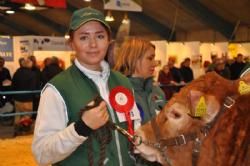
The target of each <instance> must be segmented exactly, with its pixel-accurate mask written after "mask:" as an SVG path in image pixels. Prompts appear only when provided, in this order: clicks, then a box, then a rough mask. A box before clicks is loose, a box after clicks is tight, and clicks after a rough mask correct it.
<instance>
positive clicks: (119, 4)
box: [103, 0, 142, 12]
mask: <svg viewBox="0 0 250 166" xmlns="http://www.w3.org/2000/svg"><path fill="white" fill-rule="evenodd" d="M103 2H104V9H106V10H121V11H134V12H141V11H142V0H103Z"/></svg>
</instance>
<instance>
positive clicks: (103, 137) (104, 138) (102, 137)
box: [88, 125, 112, 166]
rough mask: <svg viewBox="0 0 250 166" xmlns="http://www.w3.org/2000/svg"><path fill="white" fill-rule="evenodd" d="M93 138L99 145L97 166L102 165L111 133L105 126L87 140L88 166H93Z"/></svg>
mask: <svg viewBox="0 0 250 166" xmlns="http://www.w3.org/2000/svg"><path fill="white" fill-rule="evenodd" d="M93 138H96V140H97V142H98V143H99V144H100V158H99V160H98V166H103V165H104V160H105V157H106V146H107V144H109V143H110V141H111V140H112V133H111V131H110V129H109V127H108V126H107V125H105V126H103V127H102V128H100V129H98V130H97V131H95V132H94V133H93V134H92V135H91V136H90V137H89V139H88V160H89V166H94V157H93Z"/></svg>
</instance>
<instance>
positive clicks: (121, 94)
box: [109, 86, 134, 135]
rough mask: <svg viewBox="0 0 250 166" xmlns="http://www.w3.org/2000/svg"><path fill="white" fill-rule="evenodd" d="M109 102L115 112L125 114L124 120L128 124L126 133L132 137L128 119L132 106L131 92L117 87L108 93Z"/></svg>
mask: <svg viewBox="0 0 250 166" xmlns="http://www.w3.org/2000/svg"><path fill="white" fill-rule="evenodd" d="M109 101H110V104H111V106H112V107H113V108H114V109H115V111H117V112H120V113H124V114H125V118H126V120H127V122H128V132H129V133H130V134H132V135H133V134H134V131H133V127H132V120H131V118H130V110H131V109H132V108H133V105H134V96H133V94H132V92H131V91H130V90H129V89H127V88H125V87H123V86H117V87H115V88H113V89H112V90H111V91H110V94H109Z"/></svg>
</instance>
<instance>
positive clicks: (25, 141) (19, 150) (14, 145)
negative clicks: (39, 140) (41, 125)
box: [0, 135, 37, 166]
mask: <svg viewBox="0 0 250 166" xmlns="http://www.w3.org/2000/svg"><path fill="white" fill-rule="evenodd" d="M32 137H33V135H26V136H18V137H15V138H8V139H0V154H1V155H0V165H1V166H37V164H36V162H35V159H34V158H33V156H32V152H31V143H32Z"/></svg>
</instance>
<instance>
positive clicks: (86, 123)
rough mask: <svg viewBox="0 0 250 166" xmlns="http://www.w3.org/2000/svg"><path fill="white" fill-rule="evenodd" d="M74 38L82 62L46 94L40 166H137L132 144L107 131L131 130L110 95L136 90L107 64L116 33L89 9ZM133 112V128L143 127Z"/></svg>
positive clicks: (38, 132) (77, 15) (38, 141)
mask: <svg viewBox="0 0 250 166" xmlns="http://www.w3.org/2000/svg"><path fill="white" fill-rule="evenodd" d="M69 35H70V39H69V45H70V46H71V48H72V49H73V50H74V51H75V53H76V59H75V60H74V63H73V64H72V66H70V67H69V68H68V69H66V70H64V71H62V72H61V73H60V74H58V75H57V76H55V77H54V78H53V79H52V80H50V81H49V82H48V83H47V84H46V85H45V87H44V88H43V90H42V92H41V99H40V103H39V108H38V115H37V120H36V124H35V131H34V139H33V143H32V152H33V154H34V156H35V158H36V161H37V163H38V164H39V165H51V164H52V165H60V166H87V165H110V166H132V165H134V160H133V158H132V157H131V156H130V155H129V151H130V149H131V146H132V144H131V142H130V141H129V140H128V139H127V138H126V137H125V136H124V135H121V134H119V133H118V132H117V131H116V130H108V129H107V127H105V125H106V123H107V122H108V121H112V122H113V123H115V124H117V125H119V126H120V127H122V128H125V129H126V128H127V127H128V126H127V124H128V123H127V122H126V119H125V120H124V118H121V116H122V117H124V114H122V115H121V114H118V113H117V112H116V111H115V110H114V109H113V108H112V106H111V104H110V101H109V92H110V91H111V89H112V88H114V87H117V86H123V87H126V88H127V89H130V90H132V86H131V84H130V82H129V80H128V79H127V78H126V77H125V76H123V75H122V74H120V73H119V72H116V71H112V70H110V68H109V65H108V63H107V62H105V61H104V57H105V55H106V54H107V50H108V46H109V43H110V41H111V40H110V38H111V31H110V27H109V25H108V24H107V23H106V22H105V19H104V15H103V14H102V13H101V12H100V11H98V10H96V9H93V8H90V7H87V8H82V9H79V10H77V11H75V12H74V13H73V15H72V17H71V22H70V27H69ZM96 96H100V97H101V98H102V99H103V101H101V102H100V104H99V103H97V104H96V103H94V102H93V100H94V99H95V98H96ZM95 104H96V105H97V106H96V105H95ZM87 108H88V109H87ZM131 111H132V113H131V115H132V114H133V117H131V118H132V120H134V121H133V122H135V121H137V120H138V121H140V113H139V110H138V109H137V107H136V105H135V103H134V104H133V108H132V110H131ZM134 127H136V126H134ZM103 141H106V142H105V143H104V144H103Z"/></svg>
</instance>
